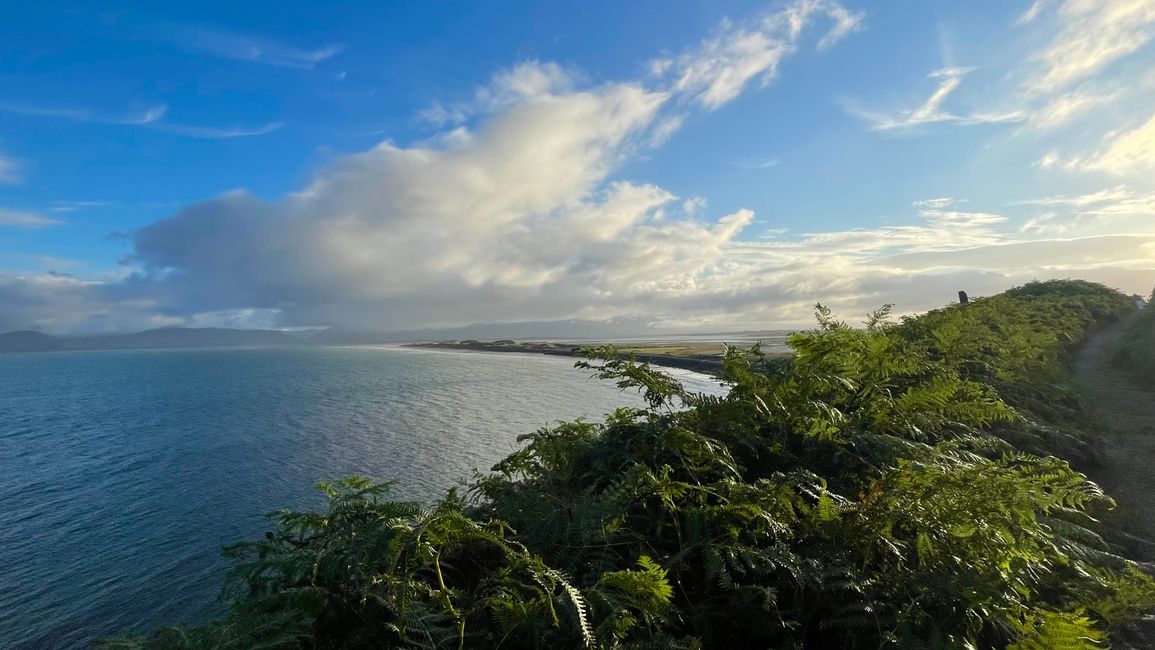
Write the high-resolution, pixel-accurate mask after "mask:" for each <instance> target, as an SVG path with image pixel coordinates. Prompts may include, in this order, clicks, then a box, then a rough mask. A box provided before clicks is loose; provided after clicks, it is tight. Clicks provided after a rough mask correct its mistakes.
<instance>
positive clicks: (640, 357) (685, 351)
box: [407, 340, 790, 375]
mask: <svg viewBox="0 0 1155 650" xmlns="http://www.w3.org/2000/svg"><path fill="white" fill-rule="evenodd" d="M607 344H609V345H613V346H614V349H615V350H617V351H618V352H619V353H620V354H622V355H626V356H630V355H632V356H633V358H634V359H635V360H636V361H638V362H639V363H649V364H652V365H655V366H665V367H669V368H681V369H683V370H692V371H694V372H701V373H705V374H711V375H717V374H720V373H721V372H722V358H723V357H724V356H725V354H726V344H725V343H721V342H710V343H696V342H695V343H684V342H676V343H661V342H654V343H641V344H638V343H619V344H613V343H596V344H594V343H589V342H583V343H566V342H557V343H554V342H535V341H512V340H498V341H477V340H459V341H431V342H427V343H410V344H408V346H407V347H416V348H430V349H435V350H473V351H481V352H523V353H529V354H550V355H558V356H568V357H577V356H581V351H582V350H583V349H588V348H590V347H601V346H603V345H607ZM789 354H790V353H789V352H777V353H773V354H772V355H771V356H789Z"/></svg>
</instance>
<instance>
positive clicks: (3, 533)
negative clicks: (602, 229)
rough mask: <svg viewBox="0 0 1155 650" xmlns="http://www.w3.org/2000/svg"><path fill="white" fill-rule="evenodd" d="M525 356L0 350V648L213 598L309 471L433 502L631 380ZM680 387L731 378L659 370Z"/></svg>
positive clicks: (290, 503) (154, 618)
mask: <svg viewBox="0 0 1155 650" xmlns="http://www.w3.org/2000/svg"><path fill="white" fill-rule="evenodd" d="M573 361H574V360H573V359H569V358H564V357H550V356H540V355H530V354H511V353H484V352H447V351H433V350H420V349H410V348H391V347H300V348H264V349H260V348H255V349H237V348H229V349H196V350H147V351H95V352H50V353H28V354H25V353H19V354H0V648H3V649H5V650H31V649H36V650H41V649H58V648H59V649H72V648H85V647H88V646H89V644H90V643H91V641H93V640H94V639H97V638H101V637H104V636H106V635H109V634H112V633H117V632H124V631H130V630H136V631H141V632H147V631H149V630H152V629H154V628H156V627H157V626H162V625H172V624H178V623H197V622H203V621H206V620H209V619H211V618H212V617H214V616H216V615H219V614H220V613H222V612H223V607H222V606H221V605H220V603H219V601H218V599H217V596H218V593H219V589H220V586H221V581H222V578H223V576H224V575H225V573H226V572H227V570H228V569H229V567H230V563H229V561H228V560H227V559H225V558H223V557H222V556H221V554H220V549H221V548H222V547H224V546H226V545H229V544H232V543H234V542H237V541H241V540H246V539H253V538H256V537H259V536H260V535H261V534H262V533H263V532H264V531H266V530H269V529H270V527H269V522H268V520H267V518H266V517H265V513H268V512H271V511H273V510H277V509H280V508H321V507H323V505H324V499H323V497H321V495H320V493H319V492H318V491H317V490H316V488H315V487H314V486H315V484H316V483H317V482H319V481H329V480H333V479H337V478H340V477H342V476H348V475H353V474H357V475H364V476H371V477H376V478H379V479H396V480H397V481H398V485H397V487H396V489H395V491H394V496H395V498H397V499H401V500H414V501H420V502H423V503H432V502H434V501H435V500H436V499H438V498H439V497H441V496H442V495H444V493H445V492H446V490H448V489H450V488H452V487H454V486H457V485H460V484H461V483H462V482H463V481H466V480H468V479H469V478H470V477H471V476H472V475H473V472H474V470H481V471H485V470H488V469H489V468H490V467H491V466H492V465H493V464H494V463H495V462H497V461H498V460H500V459H501V458H503V457H504V456H505V455H507V454H508V453H510V452H511V451H513V450H514V449H516V448H517V442H516V438H517V436H518V435H520V434H524V433H530V432H533V431H535V430H537V429H539V428H541V427H543V426H547V425H550V424H551V423H555V422H557V421H563V420H572V419H576V418H586V419H593V420H596V419H600V418H601V416H602V415H604V414H605V413H607V412H608V411H610V410H612V409H614V408H617V407H621V406H633V405H636V406H640V405H642V401H641V399H640V397H639V396H638V395H637V394H636V393H632V392H622V391H620V390H619V389H618V388H617V387H616V386H614V385H613V384H612V383H611V382H606V381H600V380H596V379H593V378H591V377H590V373H589V371H585V370H578V369H574V368H573ZM670 372H671V374H674V375H675V376H677V377H678V378H679V379H681V380H682V381H683V382H684V383H685V384H686V385H687V386H688V387H690V388H691V389H692V390H696V391H701V392H711V393H720V392H724V388H723V387H721V386H719V385H718V383H717V382H716V381H715V380H713V379H711V378H709V377H706V376H704V375H698V374H694V373H690V372H686V371H681V370H671V371H670Z"/></svg>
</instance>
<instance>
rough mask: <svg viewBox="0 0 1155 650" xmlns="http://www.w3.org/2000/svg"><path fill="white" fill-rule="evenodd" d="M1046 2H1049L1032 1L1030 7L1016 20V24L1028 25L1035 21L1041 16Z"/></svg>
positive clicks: (1041, 0)
mask: <svg viewBox="0 0 1155 650" xmlns="http://www.w3.org/2000/svg"><path fill="white" fill-rule="evenodd" d="M1046 4H1047V3H1046V1H1045V0H1035V1H1034V2H1033V3H1031V6H1030V7H1028V8H1027V10H1026V11H1024V12H1023V13H1022V15H1020V16H1019V19H1018V20H1016V21H1015V24H1016V25H1026V24H1028V23H1032V22H1034V20H1035V19H1036V18H1038V17H1039V14H1040V13H1042V12H1043V8H1044V7H1045V6H1046Z"/></svg>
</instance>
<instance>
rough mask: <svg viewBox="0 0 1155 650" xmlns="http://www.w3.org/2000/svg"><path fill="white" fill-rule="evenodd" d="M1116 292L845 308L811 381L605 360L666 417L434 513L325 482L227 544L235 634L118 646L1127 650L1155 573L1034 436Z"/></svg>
mask: <svg viewBox="0 0 1155 650" xmlns="http://www.w3.org/2000/svg"><path fill="white" fill-rule="evenodd" d="M1118 298H1119V294H1116V293H1114V292H1112V291H1110V290H1107V289H1105V288H1103V287H1099V286H1097V285H1089V284H1087V283H1079V282H1061V283H1042V284H1032V285H1027V286H1026V287H1022V288H1020V289H1017V290H1014V291H1011V292H1008V293H1006V294H1002V295H1001V296H996V297H994V298H989V299H980V300H976V301H975V302H974V303H972V304H971V305H969V306H968V307H958V306H956V307H951V308H947V309H944V310H939V311H936V312H931V313H930V314H928V315H926V316H923V317H920V318H917V319H906V320H904V321H902V322H900V323H893V322H891V321H890V320H889V318H888V310H886V309H884V310H881V311H879V312H878V313H876V314H873V315H871V316H870V318H869V320H868V321H867V323H866V327H864V328H861V329H855V328H851V327H849V326H847V325H846V324H844V323H841V322H839V321H837V320H835V319H834V318H833V317H832V316H831V314H830V313H829V311H828V310H826V309H824V308H822V307H821V306H820V307H819V308H818V311H817V318H818V327H817V328H815V329H814V330H810V331H807V332H800V333H797V334H794V335H793V336H791V337H790V340H789V343H790V345H791V347H792V348H793V349H794V351H795V354H794V357H793V359H792V360H791V361H790V362H789V363H786V364H782V363H776V362H773V361H771V360H768V359H767V358H765V357H764V356H763V355H762V354H761V351H760V349H759V348H758V347H757V346H755V347H754V348H753V349H751V350H738V349H731V350H730V351H729V352H728V353H727V355H726V358H725V372H724V378H723V379H724V381H725V382H726V383H727V384H728V385H729V387H730V390H729V393H728V395H726V396H724V397H712V396H706V395H699V394H694V393H691V392H689V391H687V390H686V389H685V388H684V386H682V385H681V384H680V383H679V382H677V381H676V380H675V379H673V378H671V377H669V376H667V375H665V374H663V373H660V372H658V371H655V370H654V369H652V368H650V367H649V366H647V365H645V364H639V363H637V362H636V361H634V360H633V359H628V358H627V359H621V358H618V356H617V355H616V352H615V351H614V350H613V349H605V348H603V349H600V350H591V351H589V360H588V361H586V362H583V363H582V364H580V365H581V366H582V367H585V368H587V369H591V370H592V371H593V372H595V373H596V374H597V375H598V376H601V377H603V378H605V379H608V380H611V381H614V382H617V384H618V386H620V387H621V388H623V389H636V390H638V391H640V392H641V393H642V394H643V396H644V397H645V399H646V402H647V404H648V407H647V408H644V409H619V410H618V411H615V412H614V413H612V414H610V415H609V416H608V417H607V418H606V420H605V422H603V423H600V424H597V423H589V422H582V421H578V422H570V423H563V424H559V425H557V426H554V427H549V428H545V429H542V430H540V431H537V432H535V433H532V434H528V435H525V436H522V438H521V442H522V443H523V444H522V447H521V448H520V449H519V450H518V451H516V452H515V453H513V454H511V455H510V456H508V457H507V458H506V459H504V460H503V461H502V462H500V463H498V464H497V465H496V466H495V467H494V468H493V470H492V472H491V473H489V474H485V475H479V476H477V477H476V478H475V480H474V482H473V484H472V486H471V487H470V490H469V492H468V494H467V497H466V498H460V497H458V496H457V495H456V494H454V493H451V494H450V495H449V496H448V497H446V499H444V500H443V501H442V502H440V503H438V504H437V505H436V506H435V507H433V508H432V509H428V510H426V509H422V508H420V507H418V506H416V505H413V504H404V503H397V502H393V501H388V500H385V499H384V496H385V493H386V489H387V486H382V485H376V484H373V483H371V482H369V481H368V480H366V479H347V480H345V481H343V482H340V483H338V484H336V485H333V486H323V489H324V490H325V491H326V493H327V494H328V495H329V498H330V506H329V509H328V511H327V512H325V513H298V512H281V513H276V514H275V515H274V520H275V522H276V530H275V531H273V532H271V533H270V534H269V535H268V536H267V537H266V539H265V540H260V541H256V542H250V543H246V544H242V545H239V546H237V547H234V548H233V549H232V550H231V551H230V553H232V554H233V555H234V556H235V557H237V558H238V560H239V564H238V565H237V568H236V569H235V570H234V572H233V573H232V576H231V578H230V582H229V586H228V588H227V589H226V591H225V593H226V600H227V602H228V603H229V605H230V614H229V615H228V616H227V617H226V618H224V619H222V620H221V621H217V622H215V623H212V624H210V625H207V626H204V627H201V628H193V629H176V630H171V629H170V630H162V631H160V632H157V633H156V634H154V636H152V637H149V638H147V639H146V638H142V637H135V638H128V639H122V640H119V641H114V642H110V643H112V644H114V645H107V646H106V647H141V648H242V647H244V648H249V647H258V646H259V644H264V645H263V646H260V647H270V648H282V647H283V648H349V649H356V648H378V647H406V648H444V647H470V648H486V647H507V648H546V647H551V648H552V647H567V648H568V647H600V648H630V647H633V648H643V647H654V648H670V647H684V648H703V647H704V648H715V647H734V648H747V647H774V648H803V647H807V648H887V647H893V648H959V649H962V648H980V647H981V648H987V647H1000V648H1016V649H1019V650H1027V649H1034V648H1098V647H1102V642H1103V641H1104V640H1105V639H1106V638H1107V635H1108V634H1110V633H1111V632H1113V631H1116V630H1119V629H1122V628H1123V627H1125V626H1127V625H1128V624H1129V623H1130V622H1131V621H1134V620H1136V619H1137V618H1139V617H1141V616H1143V615H1144V614H1145V613H1146V612H1147V611H1149V610H1150V609H1151V608H1152V607H1153V606H1155V580H1152V578H1151V577H1150V576H1148V575H1147V574H1145V573H1143V572H1142V571H1141V570H1140V569H1139V568H1138V566H1137V565H1136V564H1135V563H1133V562H1131V561H1129V560H1127V559H1126V558H1123V557H1120V556H1119V555H1117V554H1115V552H1114V549H1112V548H1111V547H1110V546H1109V545H1108V544H1107V543H1106V542H1105V541H1104V540H1103V538H1102V537H1101V536H1100V535H1099V534H1098V533H1097V532H1096V528H1097V522H1096V520H1095V519H1094V514H1095V512H1097V511H1098V510H1100V509H1103V508H1109V507H1111V506H1112V502H1111V500H1110V498H1108V497H1107V496H1105V495H1104V494H1103V493H1102V492H1101V491H1100V490H1099V488H1098V487H1097V486H1095V485H1094V484H1093V483H1091V482H1089V481H1088V480H1087V479H1086V477H1084V476H1083V475H1082V474H1080V473H1078V472H1076V471H1075V470H1073V469H1072V468H1071V467H1070V466H1069V465H1068V464H1067V462H1066V461H1064V460H1061V459H1060V458H1058V457H1056V456H1055V455H1049V454H1047V453H1045V452H1046V451H1047V449H1046V448H1045V447H1046V445H1047V444H1049V443H1052V442H1055V440H1060V441H1061V439H1058V438H1045V437H1040V436H1039V435H1036V433H1037V431H1038V430H1039V429H1040V428H1041V427H1044V426H1050V427H1052V428H1054V427H1058V426H1060V425H1063V426H1073V423H1077V421H1078V418H1077V417H1076V416H1077V415H1078V405H1077V403H1075V402H1072V403H1071V404H1060V405H1059V406H1056V407H1054V408H1055V409H1056V410H1055V412H1050V411H1047V412H1043V413H1040V412H1039V411H1036V410H1035V409H1034V406H1035V404H1036V403H1046V404H1048V405H1050V402H1049V399H1050V397H1049V396H1055V397H1056V398H1057V399H1058V400H1060V401H1062V400H1065V399H1067V397H1068V394H1067V393H1065V392H1064V390H1065V389H1064V388H1063V386H1065V384H1064V383H1063V381H1064V372H1065V370H1064V367H1063V360H1064V359H1065V355H1066V350H1067V346H1068V345H1070V344H1071V343H1073V342H1075V341H1078V340H1079V339H1081V338H1082V337H1083V336H1085V335H1086V334H1087V332H1089V331H1091V330H1093V329H1094V328H1096V327H1100V326H1102V325H1103V324H1104V323H1107V322H1109V321H1110V320H1111V319H1113V318H1115V317H1117V315H1118V314H1119V313H1122V312H1123V311H1124V309H1125V308H1126V306H1127V305H1126V301H1125V299H1124V300H1120V299H1118ZM1124 298H1125V297H1124ZM1055 386H1058V387H1059V389H1054V388H1053V387H1055ZM1072 399H1073V397H1072ZM1062 409H1067V410H1069V411H1070V412H1071V413H1073V414H1074V415H1071V413H1067V412H1066V411H1063V410H1062ZM1056 413H1058V415H1056ZM1022 440H1026V441H1027V442H1028V443H1029V444H1027V445H1019V444H1017V443H1018V442H1019V441H1022ZM1062 450H1063V449H1055V450H1054V451H1062ZM117 643H119V644H120V645H115V644H117Z"/></svg>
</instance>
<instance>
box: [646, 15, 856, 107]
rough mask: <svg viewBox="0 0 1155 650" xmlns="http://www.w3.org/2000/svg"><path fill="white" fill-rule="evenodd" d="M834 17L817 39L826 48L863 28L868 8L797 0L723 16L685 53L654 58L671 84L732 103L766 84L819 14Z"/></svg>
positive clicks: (707, 103) (703, 99) (715, 103)
mask: <svg viewBox="0 0 1155 650" xmlns="http://www.w3.org/2000/svg"><path fill="white" fill-rule="evenodd" d="M818 19H826V20H827V21H828V22H830V23H833V25H832V26H831V27H830V29H829V31H828V32H827V33H826V34H825V35H824V36H823V37H822V39H821V40H820V41H819V42H818V45H817V48H818V49H820V50H822V49H826V48H828V47H830V46H832V45H834V44H835V43H837V42H838V41H839V40H841V39H842V38H843V37H845V36H847V35H848V34H850V33H852V32H854V31H857V30H859V29H861V28H862V23H863V14H861V13H853V12H850V11H848V10H847V9H846V8H845V7H843V6H842V5H840V4H838V3H836V2H829V1H826V0H797V1H796V2H793V3H791V4H790V5H788V6H786V7H785V8H783V9H780V10H778V11H776V12H773V13H769V14H766V15H764V16H762V17H760V18H758V19H757V20H753V21H749V22H745V23H741V24H735V23H732V22H729V21H726V22H724V23H723V24H722V25H721V27H720V28H719V29H718V30H717V32H716V33H715V34H714V35H713V36H712V37H710V38H707V39H706V40H704V41H702V42H701V43H700V44H699V45H698V46H697V47H696V48H694V49H692V50H689V51H687V52H685V53H683V54H682V55H680V56H677V57H673V58H669V57H665V58H661V59H656V60H654V61H651V62H650V66H649V67H650V71H651V72H652V73H653V74H654V75H655V76H657V77H660V78H669V79H671V89H672V90H673V91H674V92H675V93H677V94H679V95H682V96H684V97H685V98H687V99H688V100H689V101H693V102H694V103H696V104H698V105H699V106H702V107H704V108H706V109H707V110H713V109H716V108H718V107H720V106H722V105H724V104H727V103H729V102H730V101H732V100H733V99H734V98H736V97H737V96H738V95H740V94H741V93H742V91H743V90H744V89H745V88H746V87H747V86H748V85H749V84H750V83H752V82H757V83H760V84H761V85H765V84H767V83H768V82H769V81H770V80H772V79H773V78H774V77H775V76H776V75H777V74H778V66H779V64H780V63H781V62H782V61H783V60H784V59H785V58H786V57H788V56H790V55H791V54H793V53H794V52H795V51H796V50H797V49H798V44H799V39H800V38H801V36H802V33H803V32H804V31H805V30H806V28H807V27H810V26H811V25H812V24H813V23H814V22H815V21H816V20H818Z"/></svg>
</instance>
